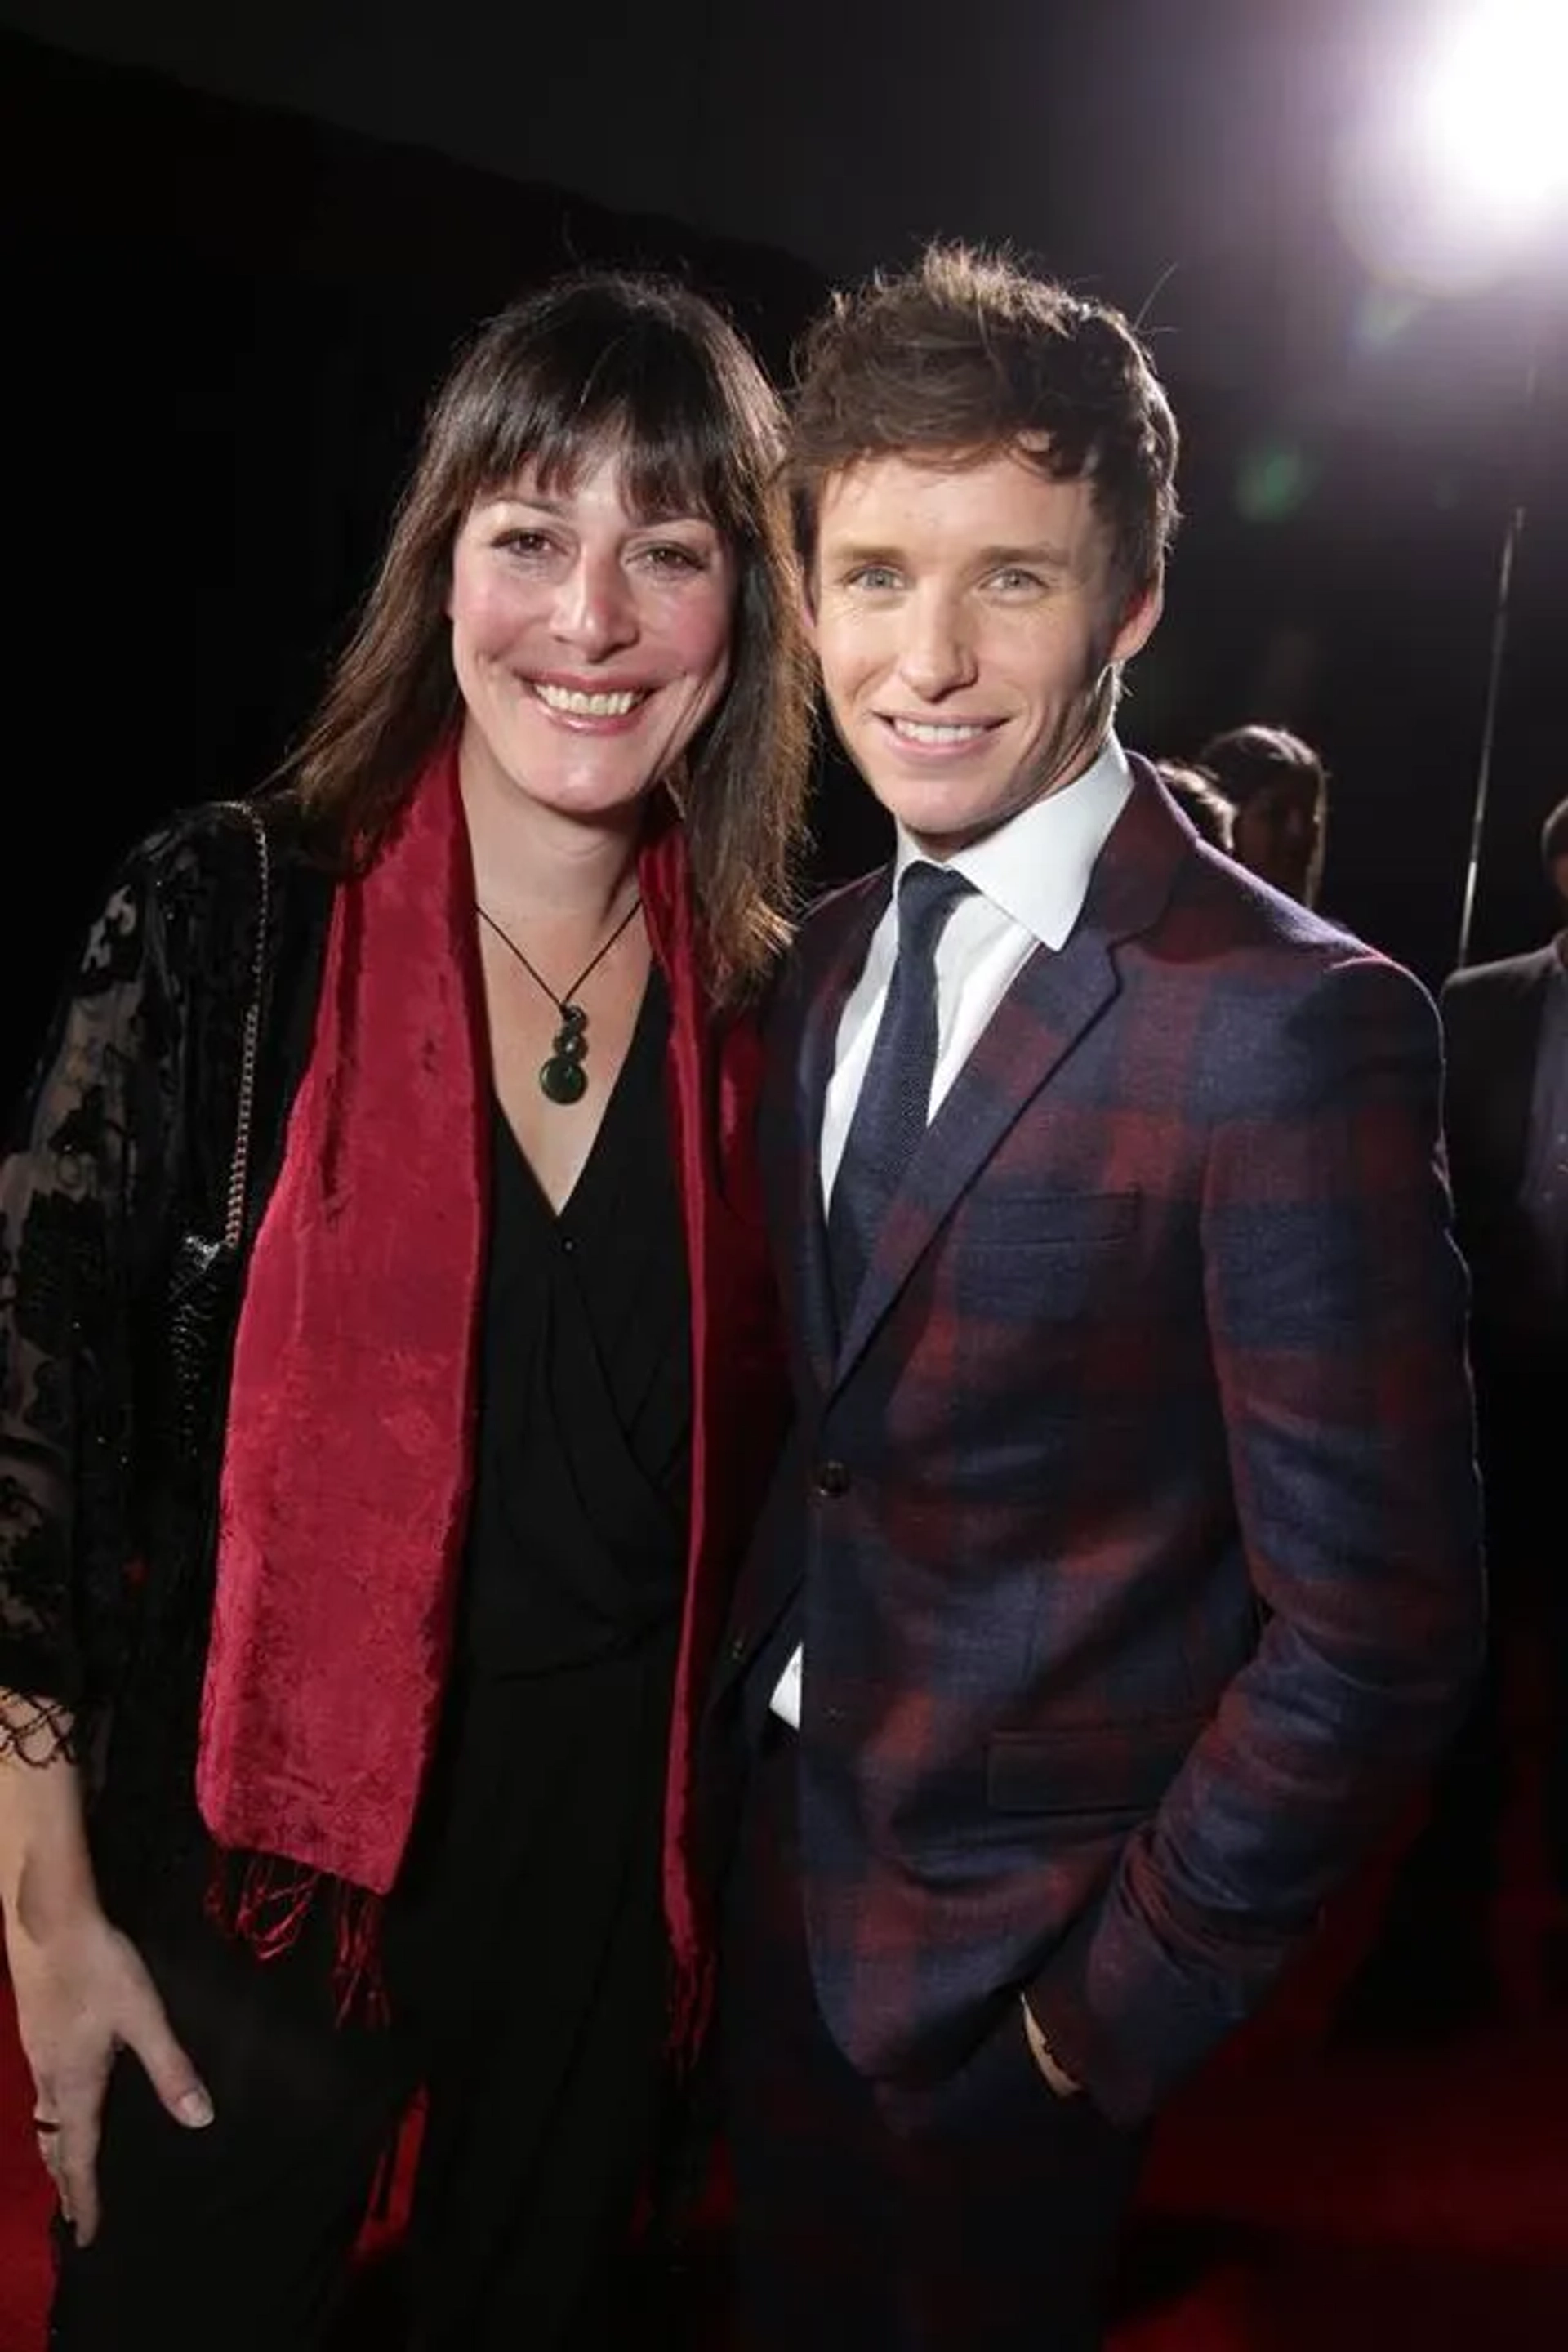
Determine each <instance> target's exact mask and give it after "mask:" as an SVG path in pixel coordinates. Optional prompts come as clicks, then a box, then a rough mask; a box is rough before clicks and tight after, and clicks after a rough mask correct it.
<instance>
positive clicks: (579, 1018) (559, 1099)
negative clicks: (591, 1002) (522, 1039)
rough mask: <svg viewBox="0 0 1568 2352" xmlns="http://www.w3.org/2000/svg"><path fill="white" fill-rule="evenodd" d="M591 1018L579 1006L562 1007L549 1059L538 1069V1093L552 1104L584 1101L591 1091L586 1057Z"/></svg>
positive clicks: (567, 1005) (566, 1005)
mask: <svg viewBox="0 0 1568 2352" xmlns="http://www.w3.org/2000/svg"><path fill="white" fill-rule="evenodd" d="M587 1026H588V1016H587V1014H586V1013H584V1010H583V1008H582V1006H581V1005H580V1004H563V1006H562V1007H561V1026H560V1028H559V1029H558V1030H557V1031H556V1032H555V1034H554V1036H553V1037H552V1039H551V1041H550V1059H549V1060H548V1061H547V1062H542V1063H541V1065H540V1069H539V1090H540V1092H541V1094H542V1095H544V1096H545V1097H547V1099H548V1100H549V1101H551V1102H552V1103H574V1102H581V1101H582V1099H583V1097H584V1095H585V1094H586V1093H587V1091H588V1074H587V1072H586V1070H584V1067H583V1056H584V1054H585V1053H586V1052H587V1050H588V1040H587V1037H586V1035H585V1034H584V1032H585V1031H586V1029H587Z"/></svg>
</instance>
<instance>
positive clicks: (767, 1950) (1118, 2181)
mask: <svg viewBox="0 0 1568 2352" xmlns="http://www.w3.org/2000/svg"><path fill="white" fill-rule="evenodd" d="M726 1928H727V1933H726V1944H725V1977H724V1998H723V2019H722V2029H723V2030H722V2042H721V2051H722V2065H723V2074H724V2093H725V2098H724V2106H725V2131H726V2134H727V2137H728V2139H729V2144H730V2149H731V2161H732V2165H733V2171H734V2182H735V2196H736V2217H735V2233H734V2265H735V2290H736V2292H735V2303H736V2314H737V2344H736V2352H800V2347H802V2346H807V2345H809V2346H810V2347H811V2352H1091V2347H1096V2346H1098V2345H1099V2344H1100V2342H1101V2340H1102V2337H1103V2331H1104V2316H1103V2305H1104V2297H1105V2291H1106V2286H1107V2282H1108V2277H1109V2273H1110V2266H1111V2262H1112V2258H1113V2254H1114V2251H1115V2246H1116V2241H1117V2238H1118V2235H1119V2231H1120V2225H1121V2220H1122V2218H1123V2216H1124V2214H1125V2211H1126V2209H1127V2206H1128V2204H1129V2202H1130V2200H1131V2194H1132V2190H1133V2188H1134V2186H1135V2183H1136V2179H1137V2172H1138V2166H1139V2160H1140V2158H1141V2155H1142V2135H1141V2134H1136V2133H1126V2132H1122V2131H1119V2130H1117V2129H1116V2128H1115V2127H1114V2126H1111V2125H1110V2124H1109V2123H1107V2122H1106V2121H1105V2119H1104V2118H1103V2116H1100V2114H1099V2113H1098V2112H1097V2111H1096V2109H1095V2108H1094V2107H1093V2106H1092V2105H1091V2104H1090V2103H1089V2100H1088V2099H1087V2098H1086V2097H1083V2096H1079V2097H1077V2098H1073V2099H1058V2098H1057V2097H1056V2096H1055V2095H1054V2094H1053V2093H1052V2092H1051V2090H1050V2089H1049V2088H1048V2086H1047V2084H1046V2082H1045V2080H1044V2078H1043V2077H1042V2075H1041V2074H1040V2073H1039V2071H1038V2069H1037V2066H1036V2063H1035V2061H1034V2058H1033V2056H1032V2055H1031V2053H1030V2052H1029V2048H1028V2045H1027V2042H1026V2039H1025V2035H1024V2027H1023V2019H1022V2013H1021V2011H1020V2010H1019V2006H1018V2003H1017V2000H1016V1998H1013V1997H1010V1996H1009V1997H1007V1998H1005V2000H1001V2001H1000V2002H999V2004H998V2008H997V2012H996V2015H995V2017H994V2020H993V2021H991V2022H990V2025H989V2028H988V2030H987V2031H986V2032H985V2033H984V2038H983V2039H982V2040H981V2042H979V2045H978V2047H977V2048H976V2049H975V2050H974V2051H973V2053H971V2055H970V2057H969V2058H968V2060H967V2062H966V2063H964V2064H963V2066H962V2067H960V2068H959V2069H958V2071H957V2072H956V2073H955V2074H952V2075H951V2076H950V2077H948V2078H947V2079H946V2080H944V2081H942V2082H940V2083H937V2084H931V2085H927V2086H924V2087H921V2088H920V2089H918V2090H916V2089H910V2088H894V2087H892V2086H889V2085H887V2084H871V2083H869V2082H868V2081H867V2080H866V2079H865V2077H863V2076H862V2075H860V2074H857V2073H856V2072H855V2070H854V2069H853V2068H852V2067H851V2066H850V2065H849V2063H848V2062H847V2060H846V2059H845V2057H844V2056H843V2054H842V2053H841V2052H840V2051H839V2050H838V2048H837V2044H836V2043H835V2042H833V2040H832V2038H831V2036H830V2035H829V2034H828V2032H827V2030H826V2026H825V2025H824V2023H823V2021H822V2017H821V2013H820V2011H819V2009H818V2007H817V2002H816V1994H815V1992H814V1990H813V1988H812V1983H811V1975H810V1964H809V1960H808V1957H807V1953H806V1948H805V1936H804V1932H803V1927H802V1913H801V1900H800V1867H799V1853H798V1845H797V1839H796V1830H795V1753H794V1747H793V1735H792V1734H790V1733H789V1732H787V1731H784V1730H782V1729H781V1730H778V1731H773V1732H770V1733H769V1734H768V1735H767V1738H766V1740H765V1743H764V1747H763V1753H762V1757H761V1759H760V1761H759V1763H758V1764H757V1766H756V1768H755V1772H754V1777H753V1780H752V1790H751V1794H750V1797H749V1801H748V1803H747V1807H746V1811H745V1815H744V1820H743V1826H742V1839H741V1846H740V1854H739V1860H738V1862H737V1864H736V1867H735V1871H734V1874H733V1877H732V1881H731V1892H730V1898H729V1903H728V1906H727V1919H726Z"/></svg>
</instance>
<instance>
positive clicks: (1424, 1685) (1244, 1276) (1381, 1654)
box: [1027, 956, 1484, 2121]
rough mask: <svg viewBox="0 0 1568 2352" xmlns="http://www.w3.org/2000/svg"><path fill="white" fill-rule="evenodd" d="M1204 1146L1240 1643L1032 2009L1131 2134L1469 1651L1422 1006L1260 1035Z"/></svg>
mask: <svg viewBox="0 0 1568 2352" xmlns="http://www.w3.org/2000/svg"><path fill="white" fill-rule="evenodd" d="M1256 1050H1257V1054H1258V1062H1259V1073H1258V1080H1257V1082H1256V1083H1255V1085H1254V1086H1253V1087H1252V1092H1251V1100H1250V1101H1249V1102H1248V1103H1247V1104H1246V1105H1245V1106H1244V1108H1243V1110H1242V1112H1241V1113H1240V1115H1233V1116H1230V1117H1227V1118H1226V1119H1225V1120H1224V1121H1223V1122H1222V1123H1221V1124H1220V1125H1219V1126H1218V1127H1217V1128H1216V1129H1215V1134H1214V1136H1213V1139H1212V1140H1211V1144H1210V1148H1209V1152H1208V1159H1207V1164H1206V1171H1205V1187H1204V1200H1203V1207H1202V1223H1201V1230H1202V1244H1203V1253H1204V1287H1205V1304H1206V1313H1207V1318H1208V1326H1209V1338H1210V1348H1211V1353H1212V1359H1213V1363H1214V1368H1215V1381H1216V1386H1217V1390H1218V1394H1219V1398H1220V1402H1221V1406H1222V1410H1223V1413H1224V1419H1225V1426H1226V1440H1227V1445H1228V1451H1229V1461H1230V1470H1231V1480H1232V1486H1233V1488H1234V1494H1235V1506H1236V1513H1237V1524H1238V1528H1239V1532H1240V1537H1241V1541H1242V1544H1243V1546H1244V1549H1245V1554H1246V1559H1247V1568H1248V1572H1249V1574H1250V1576H1251V1579H1252V1582H1253V1586H1254V1590H1255V1591H1256V1593H1257V1595H1258V1601H1259V1602H1260V1603H1261V1604H1262V1607H1261V1609H1260V1612H1259V1613H1260V1619H1261V1621H1262V1628H1263V1630H1262V1632H1261V1635H1260V1639H1259V1642H1258V1647H1257V1649H1256V1650H1255V1652H1254V1654H1253V1655H1252V1657H1251V1658H1250V1659H1249V1661H1248V1663H1247V1665H1246V1666H1245V1667H1244V1668H1243V1669H1242V1671H1241V1672H1240V1673H1239V1674H1238V1675H1237V1676H1236V1677H1235V1679H1234V1680H1233V1681H1232V1683H1231V1684H1230V1685H1229V1687H1228V1688H1227V1689H1226V1692H1225V1694H1224V1696H1223V1698H1222V1701H1221V1704H1220V1706H1219V1707H1218V1709H1217V1712H1216V1713H1215V1717H1214V1718H1213V1719H1212V1721H1211V1722H1210V1724H1209V1726H1208V1727H1207V1729H1206V1730H1205V1734H1204V1736H1203V1737H1202V1738H1200V1739H1199V1741H1198V1742H1197V1744H1196V1746H1195V1747H1194V1748H1193V1750H1192V1751H1191V1753H1190V1754H1189V1756H1188V1758H1187V1759H1186V1761H1185V1762H1184V1765H1183V1767H1182V1769H1181V1770H1180V1772H1179V1773H1178V1774H1177V1776H1176V1778H1175V1780H1173V1783H1172V1784H1171V1786H1170V1788H1169V1790H1167V1792H1166V1794H1165V1797H1164V1800H1163V1802H1162V1804H1161V1807H1160V1809H1159V1811H1158V1812H1157V1813H1156V1814H1155V1815H1154V1817H1153V1818H1152V1821H1150V1822H1147V1823H1145V1824H1144V1825H1143V1827H1142V1829H1140V1830H1139V1831H1138V1832H1136V1833H1135V1834H1134V1835H1133V1836H1132V1837H1131V1839H1130V1840H1129V1842H1128V1843H1127V1845H1126V1847H1125V1848H1124V1850H1123V1852H1122V1854H1121V1860H1120V1864H1119V1866H1118V1869H1117V1872H1116V1874H1115V1876H1114V1878H1113V1880H1112V1881H1111V1883H1110V1887H1109V1889H1108V1891H1107V1893H1106V1895H1105V1896H1104V1897H1103V1899H1102V1900H1101V1902H1100V1904H1099V1905H1097V1906H1094V1907H1093V1908H1092V1909H1091V1910H1090V1912H1089V1914H1087V1915H1086V1916H1085V1917H1084V1918H1083V1919H1081V1920H1080V1921H1079V1922H1078V1923H1077V1925H1076V1926H1075V1927H1074V1929H1073V1930H1072V1931H1071V1933H1070V1934H1069V1936H1068V1938H1067V1939H1066V1941H1065V1942H1064V1944H1063V1945H1062V1946H1060V1947H1059V1948H1058V1950H1057V1951H1056V1953H1055V1954H1054V1955H1053V1957H1052V1958H1051V1960H1050V1961H1049V1963H1048V1964H1047V1967H1046V1968H1045V1969H1043V1970H1042V1971H1041V1973H1040V1975H1039V1977H1038V1978H1037V1980H1036V1981H1035V1983H1034V1984H1033V1985H1032V1986H1031V1987H1029V1988H1028V1989H1027V1991H1028V1999H1029V2003H1030V2007H1031V2008H1032V2009H1033V2011H1035V2014H1036V2015H1037V2018H1038V2020H1039V2021H1040V2024H1041V2027H1042V2029H1043V2030H1044V2032H1045V2033H1046V2035H1047V2040H1048V2041H1049V2042H1051V2044H1052V2047H1053V2049H1054V2050H1055V2051H1056V2053H1058V2057H1059V2058H1060V2060H1061V2062H1062V2063H1063V2064H1064V2065H1066V2066H1067V2067H1068V2070H1069V2072H1071V2073H1072V2074H1075V2075H1076V2076H1077V2077H1078V2078H1079V2080H1080V2081H1082V2082H1083V2083H1084V2084H1085V2085H1086V2086H1087V2088H1088V2089H1089V2092H1090V2093H1091V2095H1093V2096H1094V2097H1095V2098H1096V2099H1097V2101H1098V2103H1099V2104H1100V2105H1101V2106H1103V2108H1104V2109H1105V2110H1106V2112H1107V2113H1109V2114H1110V2116H1113V2117H1115V2118H1117V2119H1119V2120H1122V2121H1133V2120H1136V2119H1138V2118H1139V2117H1141V2116H1144V2115H1146V2114H1147V2113H1148V2112H1149V2111H1150V2110H1151V2109H1152V2107H1153V2106H1154V2105H1156V2104H1157V2102H1158V2101H1159V2099H1160V2098H1161V2097H1162V2096H1163V2095H1164V2093H1165V2092H1167V2091H1168V2090H1169V2089H1170V2088H1172V2087H1173V2084H1175V2083H1176V2082H1177V2081H1178V2080H1179V2079H1180V2078H1181V2077H1182V2076H1183V2075H1184V2074H1186V2073H1187V2072H1188V2071H1189V2070H1190V2069H1191V2068H1192V2067H1193V2066H1194V2065H1195V2064H1196V2063H1198V2062H1199V2061H1200V2060H1201V2059H1202V2058H1203V2057H1205V2054H1206V2053H1208V2052H1209V2050H1210V2049H1211V2048H1212V2047H1213V2046H1214V2045H1215V2043H1216V2042H1218V2041H1219V2040H1220V2039H1221V2038H1222V2037H1223V2036H1224V2035H1225V2034H1226V2032H1229V2031H1230V2029H1231V2028H1233V2027H1234V2026H1236V2025H1237V2024H1238V2023H1240V2022H1241V2021H1242V2020H1243V2019H1244V2018H1246V2017H1247V2015H1248V2014H1249V2013H1250V2012H1251V2011H1253V2010H1254V2009H1255V2008H1256V2007H1257V2006H1258V2002H1259V2001H1260V2000H1262V1998H1263V1996H1264V1994H1265V1993H1266V1992H1267V1990H1268V1988H1269V1987H1270V1985H1271V1984H1272V1983H1273V1982H1274V1980H1275V1979H1276V1978H1277V1977H1278V1975H1279V1971H1280V1969H1281V1968H1282V1966H1283V1965H1284V1963H1285V1961H1286V1960H1287V1959H1288V1958H1289V1956H1290V1954H1291V1952H1292V1951H1293V1949H1294V1948H1296V1947H1297V1946H1298V1945H1299V1943H1300V1940H1301V1939H1302V1937H1304V1936H1305V1935H1306V1934H1307V1933H1308V1931H1309V1930H1310V1928H1311V1927H1312V1926H1313V1925H1314V1923H1315V1921H1316V1919H1317V1917H1318V1915H1319V1912H1320V1909H1321V1906H1322V1904H1323V1902H1324V1901H1325V1899H1326V1898H1327V1897H1328V1896H1329V1895H1331V1893H1332V1891H1333V1890H1334V1888H1335V1887H1336V1885H1339V1883H1340V1882H1341V1881H1342V1879H1343V1878H1344V1877H1345V1875H1346V1874H1347V1873H1348V1872H1349V1871H1350V1870H1351V1868H1352V1866H1353V1865H1354V1864H1356V1862H1357V1861H1358V1860H1359V1859H1360V1858H1361V1857H1362V1856H1363V1854H1364V1853H1366V1851H1367V1850H1368V1848H1369V1847H1370V1846H1371V1845H1372V1844H1373V1842H1374V1841H1375V1840H1376V1839H1377V1838H1378V1837H1379V1836H1380V1835H1381V1834H1383V1833H1384V1832H1386V1831H1387V1830H1388V1829H1389V1828H1390V1827H1391V1826H1392V1825H1393V1823H1394V1821H1395V1820H1396V1819H1397V1816H1398V1813H1399V1811H1400V1810H1401V1809H1402V1807H1403V1805H1404V1804H1405V1802H1406V1801H1407V1800H1408V1799H1409V1797H1410V1795H1411V1794H1412V1792H1413V1791H1414V1790H1415V1788H1416V1787H1417V1786H1418V1784H1419V1781H1420V1780H1421V1778H1422V1775H1423V1773H1424V1771H1425V1769H1426V1768H1427V1766H1428V1765H1429V1764H1430V1763H1431V1761H1432V1760H1433V1759H1434V1757H1435V1755H1436V1751H1437V1749H1438V1748H1439V1747H1440V1746H1441V1744H1442V1742H1443V1741H1444V1739H1445V1738H1446V1736H1447V1733H1448V1732H1449V1730H1450V1729H1451V1727H1453V1725H1454V1723H1455V1721H1456V1719H1457V1717H1458V1713H1459V1712H1460V1710H1461V1709H1462V1706H1463V1704H1464V1701H1465V1698H1466V1696H1467V1695H1468V1691H1469V1689H1470V1687H1471V1685H1472V1682H1473V1678H1474V1675H1475V1673H1476V1670H1477V1668H1478V1666H1479V1660H1480V1654H1481V1646H1482V1642H1483V1637H1484V1623H1483V1621H1484V1596H1483V1581H1482V1574H1481V1567H1480V1549H1479V1491H1478V1485H1477V1478H1476V1471H1475V1461H1474V1439H1473V1427H1472V1412H1471V1400H1470V1390H1469V1380H1468V1370H1467V1365H1466V1359H1465V1343H1464V1325H1465V1313H1466V1295H1465V1280H1464V1274H1463V1269H1462V1266H1461V1264H1460V1262H1459V1259H1458V1254H1457V1252H1456V1250H1455V1248H1454V1245H1453V1242H1452V1238H1451V1233H1450V1215H1449V1202H1448V1194H1447V1184H1446V1181H1445V1177H1444V1173H1443V1165H1442V1154H1441V1146H1440V1139H1439V1107H1440V1076H1441V1053H1440V1046H1439V1040H1438V1033H1437V1024H1436V1017H1435V1013H1434V1008H1433V1006H1432V1004H1431V1003H1430V1000H1429V999H1428V998H1427V997H1426V994H1425V992H1423V991H1422V990H1421V989H1420V988H1419V987H1418V985H1417V984H1416V983H1415V982H1414V981H1412V980H1411V979H1410V978H1409V976H1408V975H1407V974H1405V973H1404V972H1402V971H1399V970H1398V969H1397V968H1396V967H1394V966H1393V965H1391V964H1388V963H1385V962H1383V961H1381V960H1378V959H1374V958H1373V957H1371V956H1366V957H1363V958H1358V959H1356V960H1354V961H1348V962H1345V963H1342V964H1341V965H1339V966H1338V967H1337V968H1335V969H1333V970H1331V971H1328V972H1326V973H1324V974H1322V975H1321V976H1320V977H1319V978H1318V979H1317V980H1316V981H1315V982H1314V983H1313V984H1312V985H1311V986H1310V988H1309V989H1308V990H1307V992H1305V994H1304V995H1297V996H1296V997H1295V999H1294V1003H1293V1009H1292V1010H1290V1011H1289V1013H1286V1014H1285V1015H1284V1016H1283V1017H1281V1018H1276V1019H1274V1020H1273V1021H1271V1022H1267V1023H1266V1026H1265V1034H1264V1037H1263V1039H1262V1040H1261V1041H1260V1045H1259V1046H1258V1048H1257V1049H1256Z"/></svg>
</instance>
